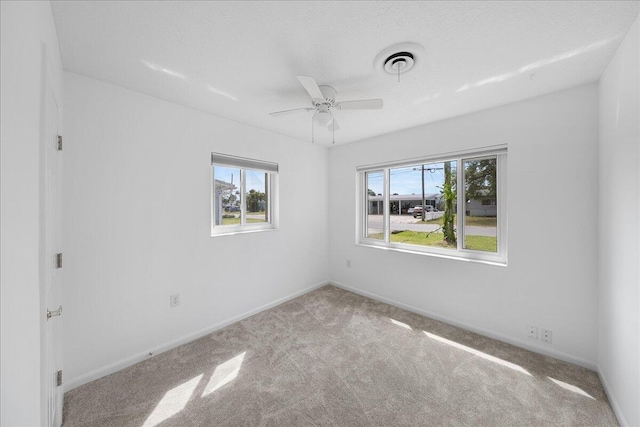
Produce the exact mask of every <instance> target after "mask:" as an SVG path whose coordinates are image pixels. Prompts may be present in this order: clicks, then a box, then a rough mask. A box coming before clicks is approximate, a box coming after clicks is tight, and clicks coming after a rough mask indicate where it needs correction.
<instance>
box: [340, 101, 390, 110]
mask: <svg viewBox="0 0 640 427" xmlns="http://www.w3.org/2000/svg"><path fill="white" fill-rule="evenodd" d="M382 105H383V102H382V99H359V100H357V101H342V102H338V103H337V104H336V106H335V108H337V109H338V110H379V109H381V108H382Z"/></svg>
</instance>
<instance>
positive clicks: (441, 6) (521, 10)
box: [52, 1, 639, 144]
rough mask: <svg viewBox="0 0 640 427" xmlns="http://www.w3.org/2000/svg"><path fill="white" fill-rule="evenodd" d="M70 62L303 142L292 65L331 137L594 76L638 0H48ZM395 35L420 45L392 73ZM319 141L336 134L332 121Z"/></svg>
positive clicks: (305, 119) (305, 116)
mask: <svg viewBox="0 0 640 427" xmlns="http://www.w3.org/2000/svg"><path fill="white" fill-rule="evenodd" d="M52 8H53V14H54V18H55V22H56V27H57V31H58V37H59V42H60V49H61V52H62V61H63V64H64V68H65V70H67V71H71V72H74V73H78V74H82V75H85V76H89V77H92V78H95V79H98V80H102V81H105V82H109V83H113V84H116V85H119V86H122V87H125V88H128V89H132V90H135V91H139V92H142V93H145V94H148V95H152V96H155V97H158V98H161V99H165V100H168V101H172V102H176V103H178V104H183V105H186V106H189V107H193V108H196V109H199V110H202V111H206V112H210V113H213V114H216V115H219V116H222V117H227V118H230V119H233V120H237V121H239V122H243V123H247V124H249V125H253V126H256V127H260V128H263V129H268V130H271V131H274V132H278V133H281V134H284V135H289V136H292V137H295V138H299V139H302V140H305V141H309V140H310V138H311V117H310V116H311V113H306V112H301V113H296V114H292V115H288V116H280V117H271V116H270V115H269V114H268V113H269V112H271V111H277V110H285V109H290V108H298V107H307V106H309V103H310V98H309V96H308V94H307V93H306V92H305V90H304V89H303V88H302V86H301V85H300V84H299V83H298V80H297V79H296V75H311V76H314V77H315V78H316V80H317V82H318V84H321V85H322V84H327V85H331V86H333V87H334V88H335V89H336V90H337V91H338V95H337V100H338V101H340V100H349V99H360V98H383V99H384V108H383V109H382V110H379V111H336V112H335V115H336V117H337V120H338V121H339V123H340V126H341V129H340V130H339V131H337V132H336V136H335V138H336V143H346V142H351V141H355V140H359V139H363V138H367V137H371V136H375V135H380V134H384V133H388V132H392V131H395V130H399V129H404V128H408V127H413V126H416V125H420V124H423V123H428V122H432V121H435V120H441V119H444V118H448V117H453V116H458V115H461V114H465V113H468V112H472V111H477V110H481V109H485V108H489V107H493V106H497V105H501V104H505V103H509V102H513V101H517V100H521V99H524V98H529V97H532V96H537V95H541V94H544V93H548V92H552V91H556V90H560V89H564V88H568V87H572V86H576V85H579V84H583V83H588V82H593V81H596V80H598V79H599V78H600V76H601V74H602V72H603V71H604V69H605V67H606V65H607V63H608V61H609V60H610V58H611V57H612V55H613V53H614V52H615V50H616V48H617V47H618V45H619V44H620V42H621V41H622V38H623V37H624V35H625V34H626V33H627V31H628V29H629V28H630V26H631V25H632V24H633V22H634V20H635V19H636V18H637V16H638V11H639V2H637V1H620V2H615V1H604V2H595V1H594V2H590V1H588V2H576V1H566V2H565V1H553V2H515V1H514V2H481V1H475V2H464V1H463V2H453V1H452V2H418V1H413V2H408V1H407V2H401V1H387V2H385V1H377V2H361V1H353V2H336V1H312V2H308V1H307V2H294V1H286V2H275V1H274V2H268V1H263V2H240V1H233V2H187V1H183V2H165V1H130V2H119V1H118V2H110V1H106V2H97V1H84V2H83V1H77V2H67V1H54V2H53V3H52ZM402 42H414V43H419V44H420V45H422V46H423V47H424V51H425V53H424V54H422V55H420V56H419V57H417V58H416V66H415V67H414V69H413V70H412V71H410V72H408V73H407V74H406V75H403V76H401V81H400V83H398V82H397V78H396V77H394V76H391V75H388V74H384V73H383V72H380V71H379V70H376V69H374V66H373V63H374V59H375V57H376V55H378V53H380V52H381V51H382V50H383V49H385V48H387V47H389V46H391V45H394V44H397V43H402ZM316 142H318V143H324V144H330V142H331V135H330V133H329V132H328V131H327V130H326V129H317V130H316Z"/></svg>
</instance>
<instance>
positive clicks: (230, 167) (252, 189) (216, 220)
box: [211, 153, 278, 236]
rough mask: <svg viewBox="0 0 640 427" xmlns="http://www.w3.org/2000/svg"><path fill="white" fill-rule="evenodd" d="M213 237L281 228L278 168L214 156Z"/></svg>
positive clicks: (273, 165) (239, 159)
mask: <svg viewBox="0 0 640 427" xmlns="http://www.w3.org/2000/svg"><path fill="white" fill-rule="evenodd" d="M211 163H212V173H213V185H212V188H213V191H212V200H211V235H212V236H215V235H224V234H235V233H241V232H248V231H260V230H269V229H275V228H277V224H276V222H277V218H276V212H277V206H276V201H275V194H276V190H277V176H278V165H277V164H276V163H270V162H264V161H261V160H253V159H245V158H242V157H234V156H228V155H224V154H218V153H212V154H211Z"/></svg>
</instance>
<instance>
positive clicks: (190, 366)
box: [64, 286, 618, 427]
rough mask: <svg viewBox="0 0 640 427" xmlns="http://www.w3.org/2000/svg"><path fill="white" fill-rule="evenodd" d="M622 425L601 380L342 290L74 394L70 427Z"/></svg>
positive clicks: (304, 299)
mask: <svg viewBox="0 0 640 427" xmlns="http://www.w3.org/2000/svg"><path fill="white" fill-rule="evenodd" d="M156 425H157V426H163V427H164V426H243V425H248V426H299V425H337V426H352V425H353V426H355V425H362V426H374V425H385V426H398V425H411V426H418V425H430V426H492V427H493V426H509V427H511V426H543V425H544V426H616V425H618V423H617V421H616V418H615V416H614V414H613V412H612V410H611V407H610V406H609V402H608V400H607V398H606V396H605V393H604V391H603V388H602V385H601V384H600V381H599V379H598V376H597V375H596V373H595V372H593V371H590V370H587V369H584V368H581V367H578V366H575V365H571V364H569V363H565V362H561V361H558V360H555V359H552V358H549V357H546V356H541V355H539V354H536V353H532V352H530V351H527V350H523V349H520V348H517V347H514V346H511V345H509V344H505V343H502V342H500V341H496V340H493V339H490V338H485V337H482V336H480V335H477V334H474V333H470V332H466V331H464V330H461V329H459V328H455V327H452V326H449V325H446V324H444V323H441V322H437V321H435V320H431V319H428V318H425V317H422V316H419V315H417V314H413V313H410V312H407V311H404V310H401V309H399V308H396V307H393V306H390V305H387V304H383V303H380V302H377V301H374V300H371V299H368V298H364V297H362V296H359V295H356V294H353V293H351V292H347V291H344V290H341V289H338V288H335V287H333V286H325V287H323V288H321V289H319V290H316V291H314V292H311V293H308V294H306V295H303V296H301V297H299V298H296V299H293V300H291V301H289V302H286V303H284V304H282V305H280V306H277V307H275V308H272V309H270V310H267V311H264V312H262V313H259V314H257V315H255V316H252V317H250V318H247V319H245V320H243V321H240V322H238V323H235V324H233V325H231V326H229V327H227V328H225V329H222V330H220V331H218V332H214V333H212V334H210V335H207V336H205V337H203V338H201V339H199V340H197V341H194V342H192V343H189V344H186V345H183V346H181V347H178V348H175V349H173V350H171V351H168V352H166V353H163V354H160V355H158V356H155V357H153V358H151V359H149V360H146V361H144V362H142V363H139V364H137V365H134V366H132V367H130V368H127V369H125V370H122V371H120V372H117V373H115V374H112V375H109V376H107V377H104V378H101V379H99V380H96V381H93V382H91V383H89V384H85V385H83V386H81V387H78V388H76V389H74V390H72V391H70V392H68V393H67V394H66V395H65V404H64V426H65V427H71V426H156Z"/></svg>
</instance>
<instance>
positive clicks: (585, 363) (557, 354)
mask: <svg viewBox="0 0 640 427" xmlns="http://www.w3.org/2000/svg"><path fill="white" fill-rule="evenodd" d="M329 283H330V284H332V285H334V286H337V287H339V288H342V289H344V290H347V291H350V292H353V293H354V294H359V295H362V296H365V297H368V298H371V299H374V300H377V301H380V302H384V303H387V304H390V305H393V306H396V307H399V308H402V309H403V310H407V311H411V312H413V313H416V314H420V315H422V316H426V317H429V318H431V319H435V320H439V321H440V322H443V323H447V324H449V325H453V326H457V327H459V328H462V329H466V330H467V331H471V332H475V333H477V334H480V335H484V336H486V337H489V338H494V339H497V340H499V341H503V342H506V343H508V344H512V345H515V346H516V347H521V348H525V349H527V350H531V351H533V352H535V353H540V354H544V355H545V356H550V357H553V358H556V359H560V360H563V361H565V362H569V363H573V364H575V365H578V366H582V367H584V368H587V369H591V370H593V371H597V368H598V366H597V364H596V363H595V362H592V361H590V360H586V359H582V358H580V357H576V356H573V355H571V354H567V353H564V352H561V351H558V350H554V349H551V348H546V347H542V346H540V345H536V344H533V343H529V342H526V341H523V340H520V339H518V338H513V337H509V336H506V335H502V334H500V333H498V332H494V331H491V330H488V329H483V328H478V327H477V326H474V325H470V324H468V323H464V322H459V321H457V320H454V319H451V318H449V317H446V316H441V315H440V314H438V313H434V312H431V311H427V310H423V309H420V308H417V307H414V306H412V305H408V304H404V303H401V302H398V301H396V300H393V299H390V298H385V297H383V296H380V295H377V294H374V293H372V292H367V291H363V290H361V289H358V288H355V287H352V286H348V285H345V284H343V283H339V282H336V281H329Z"/></svg>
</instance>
